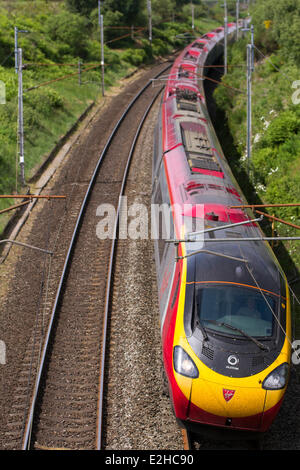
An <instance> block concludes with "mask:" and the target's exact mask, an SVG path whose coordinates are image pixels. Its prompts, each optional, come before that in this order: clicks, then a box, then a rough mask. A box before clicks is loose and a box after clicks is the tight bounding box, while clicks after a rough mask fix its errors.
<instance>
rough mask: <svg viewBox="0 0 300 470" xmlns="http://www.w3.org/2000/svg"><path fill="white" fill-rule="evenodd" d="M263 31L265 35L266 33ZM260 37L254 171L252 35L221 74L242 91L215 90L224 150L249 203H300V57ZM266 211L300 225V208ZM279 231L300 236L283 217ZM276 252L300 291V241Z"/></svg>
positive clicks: (237, 45)
mask: <svg viewBox="0 0 300 470" xmlns="http://www.w3.org/2000/svg"><path fill="white" fill-rule="evenodd" d="M255 27H256V25H255ZM263 34H264V37H265V35H266V34H267V32H266V31H265V32H264V33H263ZM269 34H270V33H269ZM260 39H262V38H261V37H260V36H259V35H258V37H257V38H256V41H255V42H256V44H258V45H259V46H258V47H257V48H256V49H255V70H254V73H253V76H252V157H251V161H250V174H249V175H248V161H247V158H246V132H247V100H246V89H247V88H246V68H245V64H246V45H247V43H248V42H250V40H249V37H248V38H247V37H246V38H244V39H242V40H240V41H239V42H238V43H235V44H234V45H232V47H231V48H230V50H229V56H228V57H229V64H230V65H231V66H233V67H230V68H229V73H228V74H227V75H226V76H224V77H223V79H222V80H223V82H224V83H225V84H226V85H229V86H231V87H235V88H238V89H239V90H241V93H239V92H236V91H234V90H232V89H230V88H226V87H223V86H219V87H218V89H217V90H216V91H215V93H214V96H215V99H216V102H217V106H218V108H219V113H221V114H222V115H223V117H224V120H225V121H224V122H225V123H226V126H227V131H228V135H227V143H225V148H224V150H225V154H226V156H227V158H228V160H229V162H230V165H231V168H232V169H233V171H234V174H235V176H236V179H237V180H238V182H239V183H240V185H241V188H242V190H243V192H244V194H245V195H246V198H247V200H248V202H249V203H252V204H285V203H291V204H292V203H300V171H299V170H300V103H299V93H297V90H296V89H295V86H296V85H297V84H296V81H297V80H299V78H300V66H299V63H298V61H297V60H296V58H295V57H293V58H289V57H288V55H287V53H286V50H284V49H283V48H281V47H280V45H278V44H276V46H274V44H273V43H272V45H273V47H271V50H269V49H268V48H267V46H266V48H264V44H263V42H260ZM270 42H271V41H270ZM265 45H266V44H265ZM290 52H291V51H290ZM298 89H299V82H298ZM225 141H226V139H225ZM265 211H266V212H268V213H269V214H270V215H275V216H276V217H278V218H280V219H283V220H286V221H288V222H291V223H293V224H296V225H300V218H299V211H300V208H295V207H284V208H266V209H265ZM275 230H276V232H277V234H278V235H280V236H285V237H286V236H300V231H299V230H297V229H296V228H292V227H289V226H287V225H285V224H282V223H279V222H276V223H275ZM266 231H267V233H268V235H271V234H272V231H271V228H270V225H269V227H266ZM274 251H275V253H276V255H277V257H278V259H279V260H280V263H281V265H282V267H283V269H284V270H285V272H286V274H287V276H288V278H289V279H291V280H292V284H291V285H292V288H293V289H294V291H295V292H296V293H297V295H298V296H300V283H299V268H300V250H299V241H294V242H293V241H288V242H284V243H283V244H279V245H278V246H277V247H275V249H274ZM297 278H298V281H297ZM293 281H296V282H293Z"/></svg>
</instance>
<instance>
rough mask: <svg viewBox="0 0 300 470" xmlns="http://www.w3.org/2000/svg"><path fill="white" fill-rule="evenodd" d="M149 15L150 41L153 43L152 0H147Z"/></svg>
mask: <svg viewBox="0 0 300 470" xmlns="http://www.w3.org/2000/svg"><path fill="white" fill-rule="evenodd" d="M147 8H148V16H149V41H150V43H151V44H152V5H151V0H147Z"/></svg>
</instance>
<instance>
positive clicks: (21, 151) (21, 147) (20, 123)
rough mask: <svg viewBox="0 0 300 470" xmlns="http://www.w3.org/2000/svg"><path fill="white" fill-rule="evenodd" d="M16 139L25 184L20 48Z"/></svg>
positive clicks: (20, 52) (19, 55)
mask: <svg viewBox="0 0 300 470" xmlns="http://www.w3.org/2000/svg"><path fill="white" fill-rule="evenodd" d="M17 60H18V139H19V155H20V159H19V161H20V172H21V182H22V185H23V186H25V169H24V123H23V64H22V49H18V59H17Z"/></svg>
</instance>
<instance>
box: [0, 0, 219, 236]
mask: <svg viewBox="0 0 300 470" xmlns="http://www.w3.org/2000/svg"><path fill="white" fill-rule="evenodd" d="M101 3H102V4H103V7H101V14H103V17H104V44H105V45H104V59H105V90H106V91H108V90H109V88H110V87H111V86H112V85H115V84H117V83H118V81H119V80H120V79H121V78H122V77H125V76H126V75H129V74H130V73H132V72H133V71H134V70H136V69H137V68H139V67H144V66H146V65H149V64H151V63H153V62H154V61H155V60H157V59H158V58H161V57H163V56H166V55H167V54H170V53H171V52H172V51H174V50H176V49H181V48H182V47H183V46H184V45H185V44H186V41H190V37H191V36H189V39H184V36H185V35H186V34H189V35H190V34H191V33H192V32H191V29H192V23H191V10H190V5H189V2H186V1H183V0H182V1H180V0H176V1H175V0H162V1H158V0H153V2H152V8H153V17H152V25H153V29H152V38H153V39H152V42H151V43H150V41H149V33H148V12H147V2H145V1H142V0H128V1H126V2H123V1H117V0H106V1H105V2H101ZM221 22H222V11H221V9H220V8H216V7H214V8H210V7H206V6H205V5H202V3H201V1H198V2H197V1H196V2H195V30H194V32H193V33H192V34H195V35H199V34H204V33H205V32H207V31H209V30H210V29H212V28H215V27H217V26H218V25H219V24H220V23H221ZM15 27H17V28H18V29H19V30H23V31H27V33H24V32H19V33H18V47H20V48H22V55H23V64H24V67H23V90H24V149H25V177H26V182H27V183H28V181H29V180H30V178H31V176H32V175H33V174H34V172H35V171H36V169H37V168H38V167H39V166H40V165H41V163H42V162H43V161H44V160H45V159H46V157H47V155H49V153H50V152H51V150H52V149H53V148H54V147H55V145H56V144H57V143H59V141H60V139H61V137H62V136H63V135H65V134H66V133H67V132H68V131H69V129H70V128H71V127H72V126H73V125H74V123H75V122H76V120H77V119H78V118H79V116H80V115H81V114H82V113H83V112H84V111H85V110H86V109H87V108H88V106H89V105H91V104H92V103H93V102H94V101H95V100H98V99H101V96H102V94H101V69H100V67H99V63H100V58H101V47H100V29H99V23H98V1H97V0H90V1H86V0H85V1H80V0H63V1H47V0H35V1H33V0H26V1H25V0H16V1H14V2H11V1H9V0H7V1H5V0H3V1H2V2H1V4H0V81H1V82H0V83H2V84H4V85H5V92H6V96H5V104H1V105H0V192H1V194H11V193H14V191H18V192H19V193H20V192H21V193H22V192H23V191H24V190H26V188H22V187H21V186H20V178H19V168H18V144H17V131H18V124H17V122H18V74H17V73H16V72H15V55H14V47H15V46H14V28H15ZM79 62H80V75H79V73H78V71H79ZM13 203H14V202H13V200H4V199H2V200H1V201H0V210H1V209H3V208H5V207H8V206H11V205H12V204H13ZM10 214H11V213H8V215H6V216H5V215H2V216H1V219H0V232H1V230H2V229H3V227H4V225H5V223H6V221H7V219H8V218H9V217H10Z"/></svg>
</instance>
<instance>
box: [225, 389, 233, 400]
mask: <svg viewBox="0 0 300 470" xmlns="http://www.w3.org/2000/svg"><path fill="white" fill-rule="evenodd" d="M234 394H235V390H227V388H223V397H224V399H225V400H226V401H229V400H231V398H232V397H233V395H234Z"/></svg>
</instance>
